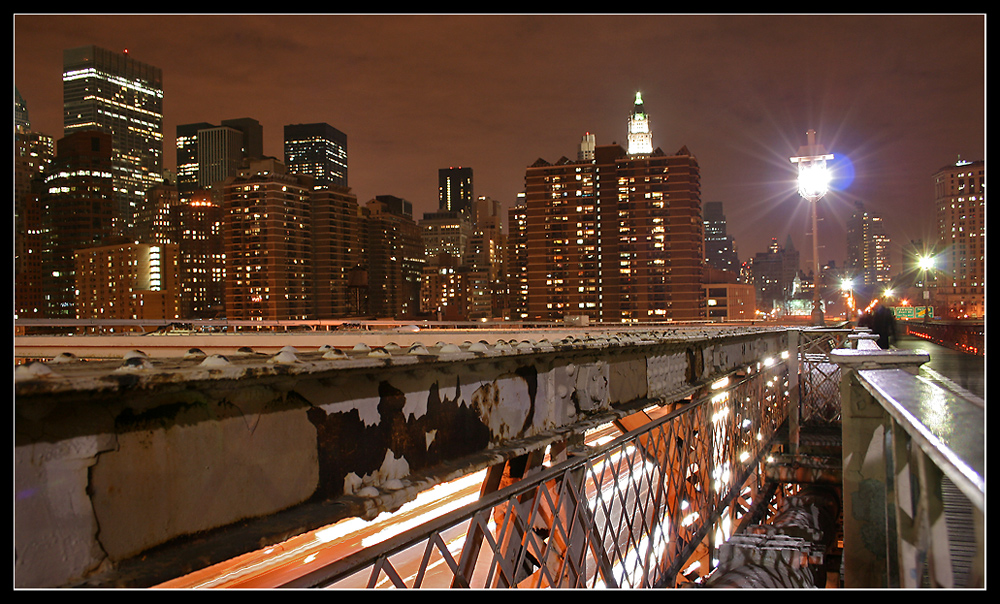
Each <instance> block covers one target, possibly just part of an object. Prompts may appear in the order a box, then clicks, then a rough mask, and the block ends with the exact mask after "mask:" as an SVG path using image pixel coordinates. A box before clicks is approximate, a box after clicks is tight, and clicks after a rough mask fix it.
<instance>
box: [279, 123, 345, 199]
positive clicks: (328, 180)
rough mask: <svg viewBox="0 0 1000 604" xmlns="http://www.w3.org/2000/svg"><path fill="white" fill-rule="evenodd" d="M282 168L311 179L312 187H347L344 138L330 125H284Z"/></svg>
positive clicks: (343, 135) (341, 133) (342, 134)
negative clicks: (286, 167) (283, 166)
mask: <svg viewBox="0 0 1000 604" xmlns="http://www.w3.org/2000/svg"><path fill="white" fill-rule="evenodd" d="M285 165H286V166H288V171H289V172H290V173H292V174H305V175H308V176H311V177H312V178H313V188H314V189H323V188H326V187H330V186H337V187H347V186H348V183H347V135H346V134H344V133H343V132H341V131H340V130H337V129H336V128H334V127H333V126H331V125H329V124H324V123H318V124H291V125H288V126H285Z"/></svg>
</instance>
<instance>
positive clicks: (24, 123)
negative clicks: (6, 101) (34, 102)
mask: <svg viewBox="0 0 1000 604" xmlns="http://www.w3.org/2000/svg"><path fill="white" fill-rule="evenodd" d="M20 128H23V129H25V130H31V119H30V118H29V117H28V104H27V103H26V102H24V97H23V96H21V91H20V90H18V89H17V87H16V86H15V87H14V130H15V131H17V130H18V129H20Z"/></svg>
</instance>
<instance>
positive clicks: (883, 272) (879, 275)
mask: <svg viewBox="0 0 1000 604" xmlns="http://www.w3.org/2000/svg"><path fill="white" fill-rule="evenodd" d="M890 268H891V267H890V265H889V235H887V234H886V232H885V222H883V220H882V217H881V216H879V215H877V214H874V213H872V212H869V211H867V210H865V208H864V205H863V204H862V203H861V202H857V203H856V204H855V209H854V213H852V214H851V217H850V218H849V219H848V220H847V269H848V273H849V274H850V275H851V278H852V279H857V280H858V283H857V285H859V286H860V285H861V283H864V285H866V286H869V287H870V286H874V285H876V284H879V283H888V282H889V281H890V279H891V277H890ZM873 291H874V290H873ZM876 293H877V292H876Z"/></svg>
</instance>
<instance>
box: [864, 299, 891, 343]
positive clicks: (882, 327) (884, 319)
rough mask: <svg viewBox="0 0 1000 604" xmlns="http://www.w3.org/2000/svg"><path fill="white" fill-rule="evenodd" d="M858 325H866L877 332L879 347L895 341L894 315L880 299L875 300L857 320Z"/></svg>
mask: <svg viewBox="0 0 1000 604" xmlns="http://www.w3.org/2000/svg"><path fill="white" fill-rule="evenodd" d="M858 326H859V327H868V328H870V329H871V330H872V333H875V334H878V345H879V348H889V346H890V345H891V344H892V342H895V341H896V315H894V314H893V312H892V309H891V308H889V307H888V306H886V305H884V304H882V301H881V300H877V299H876V300H875V303H874V305H872V307H871V309H869V311H868V312H866V313H865V314H864V315H862V316H861V318H860V319H859V320H858Z"/></svg>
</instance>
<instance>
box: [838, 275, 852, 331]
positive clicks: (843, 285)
mask: <svg viewBox="0 0 1000 604" xmlns="http://www.w3.org/2000/svg"><path fill="white" fill-rule="evenodd" d="M840 289H842V290H843V291H845V292H847V293H846V295H845V297H846V298H847V319H848V320H849V321H852V320H854V281H853V280H851V279H844V280H843V281H841V282H840Z"/></svg>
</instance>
